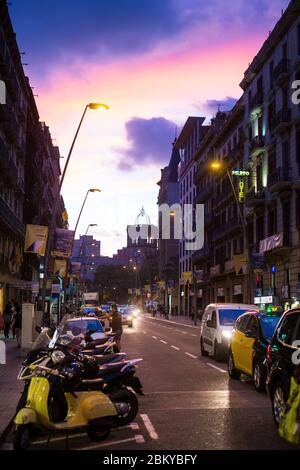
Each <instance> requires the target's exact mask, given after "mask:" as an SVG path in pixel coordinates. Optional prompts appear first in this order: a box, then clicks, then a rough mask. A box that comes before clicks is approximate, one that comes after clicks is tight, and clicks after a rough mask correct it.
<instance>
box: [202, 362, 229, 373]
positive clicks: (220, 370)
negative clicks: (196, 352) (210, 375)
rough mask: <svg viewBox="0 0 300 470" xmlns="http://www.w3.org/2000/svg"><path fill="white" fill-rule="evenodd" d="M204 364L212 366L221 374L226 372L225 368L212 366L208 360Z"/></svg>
mask: <svg viewBox="0 0 300 470" xmlns="http://www.w3.org/2000/svg"><path fill="white" fill-rule="evenodd" d="M206 365H207V366H209V367H212V368H213V369H216V370H218V371H219V372H222V373H223V374H226V370H224V369H221V367H217V366H214V365H213V364H210V363H209V362H207V363H206Z"/></svg>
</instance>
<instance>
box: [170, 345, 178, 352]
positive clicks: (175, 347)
mask: <svg viewBox="0 0 300 470" xmlns="http://www.w3.org/2000/svg"><path fill="white" fill-rule="evenodd" d="M171 348H173V349H176V351H180V348H177V346H171Z"/></svg>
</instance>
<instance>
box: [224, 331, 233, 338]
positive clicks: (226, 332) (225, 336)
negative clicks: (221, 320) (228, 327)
mask: <svg viewBox="0 0 300 470" xmlns="http://www.w3.org/2000/svg"><path fill="white" fill-rule="evenodd" d="M231 335H232V332H231V331H222V336H224V338H226V339H230V338H231Z"/></svg>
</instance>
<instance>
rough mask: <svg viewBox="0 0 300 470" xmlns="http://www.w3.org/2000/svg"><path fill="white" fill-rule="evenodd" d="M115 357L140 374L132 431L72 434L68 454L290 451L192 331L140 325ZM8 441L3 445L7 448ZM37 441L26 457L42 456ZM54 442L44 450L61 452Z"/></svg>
mask: <svg viewBox="0 0 300 470" xmlns="http://www.w3.org/2000/svg"><path fill="white" fill-rule="evenodd" d="M122 349H123V351H126V352H127V353H128V357H129V358H135V357H142V358H143V359H144V362H143V363H142V364H141V365H140V366H139V368H138V371H137V375H138V376H139V377H140V379H141V381H142V383H143V385H144V391H145V396H144V397H139V402H140V411H139V415H138V416H137V419H136V420H135V422H134V423H132V424H131V425H130V426H128V427H126V428H121V429H114V430H112V432H111V434H110V436H109V437H108V438H107V440H106V441H104V442H101V443H95V442H91V441H90V440H89V439H88V437H87V436H86V435H85V434H84V433H80V434H73V435H71V436H70V439H69V447H70V448H71V449H78V450H79V449H103V450H109V449H111V450H112V451H113V450H135V449H137V450H143V449H146V450H184V449H186V450H194V449H197V450H260V449H262V450H263V449H265V450H272V449H274V450H275V449H293V447H291V446H289V445H288V444H286V443H285V442H284V441H283V440H281V439H280V438H279V437H278V434H277V430H276V428H275V425H274V423H273V419H272V415H271V407H270V401H269V399H268V397H267V396H266V395H265V394H259V393H257V392H256V391H255V390H254V387H253V385H252V383H251V381H250V380H248V379H246V378H242V380H239V381H236V380H231V379H229V378H228V375H227V370H226V364H219V363H216V362H214V361H213V360H212V359H209V358H204V357H201V356H200V353H199V328H196V327H188V326H183V325H175V324H173V323H170V322H166V321H163V320H160V319H152V318H150V317H148V318H139V319H138V320H136V323H135V326H134V328H133V329H129V328H125V332H124V335H123V340H122ZM11 442H12V435H10V436H9V438H8V440H7V442H6V443H5V445H4V448H5V449H11V448H12V444H11ZM45 445H46V442H45V440H44V439H39V440H38V441H37V442H36V443H34V445H33V446H32V448H33V449H41V448H45ZM64 447H65V438H64V436H63V435H62V436H56V437H55V438H54V439H53V440H52V441H51V442H50V445H49V448H50V449H63V448H64Z"/></svg>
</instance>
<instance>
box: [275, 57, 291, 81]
mask: <svg viewBox="0 0 300 470" xmlns="http://www.w3.org/2000/svg"><path fill="white" fill-rule="evenodd" d="M289 70H290V63H289V60H287V59H282V60H281V61H280V62H279V64H278V65H277V66H276V67H275V68H274V71H273V82H274V84H275V85H278V86H280V85H282V84H283V83H284V82H285V81H286V80H287V79H288V77H289Z"/></svg>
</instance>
